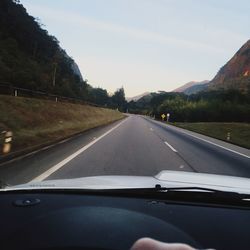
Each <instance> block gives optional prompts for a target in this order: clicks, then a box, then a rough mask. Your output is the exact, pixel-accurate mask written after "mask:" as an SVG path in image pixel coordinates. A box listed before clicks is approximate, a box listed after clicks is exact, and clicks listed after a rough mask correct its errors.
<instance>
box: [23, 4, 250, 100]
mask: <svg viewBox="0 0 250 250" xmlns="http://www.w3.org/2000/svg"><path fill="white" fill-rule="evenodd" d="M20 2H21V4H23V5H24V7H25V8H26V9H27V11H28V13H29V14H30V15H32V16H34V17H36V18H38V19H39V20H40V22H41V23H42V24H43V25H44V26H45V27H44V28H45V29H46V30H48V32H49V34H51V35H53V36H55V37H56V38H57V39H58V40H59V41H60V46H61V47H62V48H63V49H65V50H66V52H67V53H68V55H69V56H71V57H72V58H73V59H74V60H75V62H76V63H77V65H78V66H79V69H80V71H81V73H82V75H83V78H84V79H87V80H88V82H89V84H91V85H92V86H93V87H101V88H104V89H106V90H107V91H108V92H110V93H114V91H115V90H116V89H118V88H120V87H122V86H123V87H124V90H125V94H126V97H134V96H137V95H141V94H142V93H144V92H157V91H159V90H162V91H166V92H170V91H173V90H174V89H176V88H178V87H180V86H182V85H184V84H186V83H188V82H190V81H196V82H201V81H204V80H205V79H209V80H212V79H213V78H214V76H215V75H216V73H217V72H218V71H219V69H220V68H221V67H222V66H223V65H225V64H226V63H227V62H228V61H229V60H230V58H231V57H232V56H233V55H234V54H235V53H236V52H237V50H238V49H239V48H240V47H241V46H242V45H243V44H244V43H245V42H246V41H247V40H248V39H249V33H248V27H247V24H248V23H250V17H249V15H248V9H249V8H250V2H249V1H247V0H241V1H238V2H237V3H236V2H235V1H233V0H231V1H230V0H221V1H216V0H211V1H206V2H205V1H203V2H201V1H199V0H183V1H172V0H157V1H155V0H138V1H133V0H127V1H122V0H107V1H101V0H91V1H88V0H84V1H82V0H74V4H72V1H68V0H53V1H50V0H36V1H35V2H34V1H32V0H21V1H20ZM239 2H240V4H239Z"/></svg>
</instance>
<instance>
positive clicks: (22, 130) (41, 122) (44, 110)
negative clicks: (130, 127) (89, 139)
mask: <svg viewBox="0 0 250 250" xmlns="http://www.w3.org/2000/svg"><path fill="white" fill-rule="evenodd" d="M123 117H124V115H123V114H122V113H120V112H118V111H115V110H111V109H104V108H97V107H91V106H88V105H80V104H72V103H61V102H57V103H56V102H54V101H48V100H39V99H32V98H23V97H11V96H3V95H0V133H1V132H2V131H4V130H11V131H12V132H13V143H12V152H13V151H19V150H23V149H27V148H32V147H34V146H37V145H43V144H47V143H50V142H53V141H55V140H58V139H60V138H65V137H68V136H70V135H73V134H76V133H78V132H81V131H85V130H88V129H91V128H95V127H98V126H101V125H105V124H108V123H111V122H113V121H116V120H119V119H121V118H123ZM0 138H1V140H0V142H1V144H0V148H2V144H3V134H0ZM1 154H2V149H1V153H0V155H1Z"/></svg>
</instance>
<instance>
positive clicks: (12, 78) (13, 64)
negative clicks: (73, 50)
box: [0, 0, 87, 98]
mask: <svg viewBox="0 0 250 250" xmlns="http://www.w3.org/2000/svg"><path fill="white" fill-rule="evenodd" d="M0 55H1V56H0V82H4V83H8V84H11V85H14V86H17V87H22V88H27V89H31V90H40V91H43V92H47V93H53V94H58V95H63V96H68V97H80V98H83V97H84V96H85V95H86V86H87V85H86V83H85V82H84V81H83V80H82V77H81V74H80V72H79V69H78V67H77V65H76V63H75V62H74V60H73V59H72V58H70V57H69V56H68V55H67V53H66V52H65V51H64V50H63V49H62V48H61V47H60V45H59V41H58V40H57V39H56V38H55V37H54V36H52V35H49V34H48V31H47V30H45V29H43V28H42V25H41V24H40V23H39V21H38V20H37V19H36V18H34V17H32V16H30V15H28V13H27V11H26V9H25V8H24V6H23V5H21V4H20V3H19V1H14V0H1V1H0Z"/></svg>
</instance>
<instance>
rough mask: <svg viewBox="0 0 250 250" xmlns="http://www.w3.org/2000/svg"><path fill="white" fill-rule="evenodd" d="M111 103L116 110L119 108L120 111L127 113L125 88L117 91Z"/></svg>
mask: <svg viewBox="0 0 250 250" xmlns="http://www.w3.org/2000/svg"><path fill="white" fill-rule="evenodd" d="M111 102H112V106H113V107H114V108H117V109H118V110H119V111H122V112H126V110H127V101H126V99H125V92H124V89H123V87H122V88H120V89H117V90H116V91H115V93H114V95H113V96H112V97H111Z"/></svg>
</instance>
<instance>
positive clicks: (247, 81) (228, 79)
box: [208, 40, 250, 93]
mask: <svg viewBox="0 0 250 250" xmlns="http://www.w3.org/2000/svg"><path fill="white" fill-rule="evenodd" d="M208 89H209V90H219V89H224V90H226V89H238V90H240V91H241V92H243V93H245V92H248V91H250V40H248V41H247V42H246V43H245V44H244V45H243V46H242V47H241V48H240V49H239V50H238V51H237V52H236V54H235V55H234V56H233V57H232V58H231V59H230V60H229V61H228V62H227V63H226V64H225V65H224V66H223V67H222V68H221V69H220V70H219V72H218V73H217V75H216V76H215V77H214V79H213V80H212V81H211V82H210V83H209V87H208Z"/></svg>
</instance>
